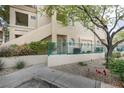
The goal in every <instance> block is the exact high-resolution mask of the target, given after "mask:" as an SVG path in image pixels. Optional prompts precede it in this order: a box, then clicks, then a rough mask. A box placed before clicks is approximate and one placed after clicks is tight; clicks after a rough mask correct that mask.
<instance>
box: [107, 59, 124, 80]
mask: <svg viewBox="0 0 124 93" xmlns="http://www.w3.org/2000/svg"><path fill="white" fill-rule="evenodd" d="M109 69H110V71H111V72H112V73H114V74H117V75H119V76H120V79H121V80H122V81H124V60H121V59H113V60H111V61H110V62H109Z"/></svg>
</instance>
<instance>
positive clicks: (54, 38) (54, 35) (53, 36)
mask: <svg viewBox="0 0 124 93" xmlns="http://www.w3.org/2000/svg"><path fill="white" fill-rule="evenodd" d="M51 23H52V42H57V34H56V26H57V20H56V12H54V14H53V15H52V18H51Z"/></svg>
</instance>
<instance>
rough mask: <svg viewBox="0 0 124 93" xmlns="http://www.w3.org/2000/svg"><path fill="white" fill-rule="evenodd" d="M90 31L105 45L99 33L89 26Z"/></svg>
mask: <svg viewBox="0 0 124 93" xmlns="http://www.w3.org/2000/svg"><path fill="white" fill-rule="evenodd" d="M88 29H89V30H90V31H91V32H93V33H94V35H95V36H96V37H97V38H98V39H99V40H100V42H101V43H102V44H103V45H104V46H106V47H107V44H106V43H104V42H103V41H102V39H101V38H100V37H99V35H98V34H97V33H96V32H95V31H94V30H93V29H91V28H88Z"/></svg>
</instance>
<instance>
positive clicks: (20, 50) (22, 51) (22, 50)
mask: <svg viewBox="0 0 124 93" xmlns="http://www.w3.org/2000/svg"><path fill="white" fill-rule="evenodd" d="M33 54H34V51H33V50H32V49H30V48H29V47H28V45H26V44H25V45H21V46H18V47H16V48H15V52H14V54H13V55H14V56H24V55H33Z"/></svg>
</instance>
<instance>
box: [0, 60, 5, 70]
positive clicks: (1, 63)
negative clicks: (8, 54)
mask: <svg viewBox="0 0 124 93" xmlns="http://www.w3.org/2000/svg"><path fill="white" fill-rule="evenodd" d="M3 68H4V63H3V62H2V60H0V71H1V70H3Z"/></svg>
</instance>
